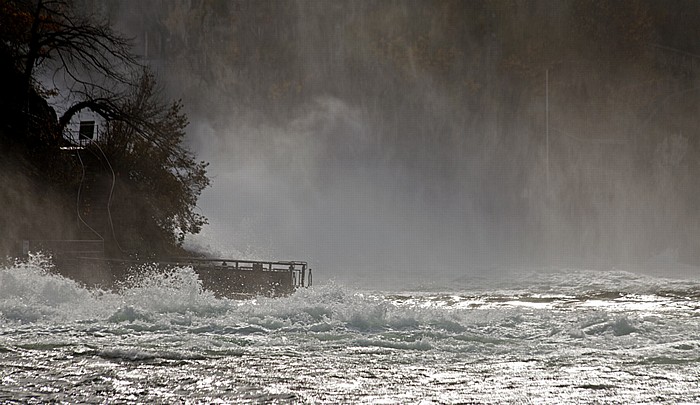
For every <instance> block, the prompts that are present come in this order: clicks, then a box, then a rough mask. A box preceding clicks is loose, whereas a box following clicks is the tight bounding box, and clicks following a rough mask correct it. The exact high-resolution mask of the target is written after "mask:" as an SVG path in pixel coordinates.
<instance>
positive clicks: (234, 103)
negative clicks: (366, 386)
mask: <svg viewBox="0 0 700 405" xmlns="http://www.w3.org/2000/svg"><path fill="white" fill-rule="evenodd" d="M87 3H90V4H93V3H94V4H93V7H95V9H96V10H97V11H99V12H101V13H104V14H105V15H107V16H108V17H109V18H110V19H111V20H112V21H114V23H115V24H116V25H117V26H119V27H120V28H121V29H122V30H124V31H125V32H127V33H129V34H130V35H132V36H133V37H134V38H135V46H136V49H137V50H140V51H139V52H140V53H141V54H142V56H143V60H144V61H145V62H146V63H148V64H149V65H151V66H152V67H153V68H154V69H155V70H156V72H157V73H158V74H159V76H160V77H161V80H162V81H163V82H164V83H165V87H166V92H167V93H168V94H169V95H170V96H173V97H176V98H180V97H181V98H182V99H183V100H184V102H185V105H186V106H187V108H188V114H189V117H190V121H191V125H190V127H189V129H188V136H189V139H188V142H189V146H190V148H191V149H192V150H193V151H194V152H195V153H196V154H197V156H198V158H199V159H202V160H205V161H208V162H210V163H211V165H210V167H209V175H210V177H211V178H212V186H211V187H210V188H209V189H207V190H206V191H205V192H204V194H203V195H202V197H201V199H200V202H199V207H200V208H201V211H202V213H203V214H204V215H205V216H206V217H208V218H209V225H208V226H206V227H205V228H204V230H203V231H202V233H201V234H199V235H194V236H192V237H190V238H189V239H188V241H187V244H188V246H189V247H190V248H193V249H197V250H201V251H205V252H208V253H209V254H212V255H217V256H226V257H227V256H237V257H241V256H242V257H245V258H266V259H295V260H308V261H309V262H310V264H311V267H313V268H314V269H318V270H317V271H318V272H317V273H316V274H319V275H322V276H321V279H331V278H336V279H341V280H345V281H354V282H362V283H365V284H370V285H371V284H379V283H383V284H388V285H391V284H392V283H394V284H395V283H410V282H416V283H420V282H425V281H427V280H432V279H446V280H449V279H453V278H456V277H460V276H465V275H483V274H505V272H510V271H511V270H512V269H514V268H522V267H532V266H558V267H579V268H581V267H583V268H606V269H609V268H612V267H615V266H631V267H630V269H631V270H634V269H640V268H642V267H643V266H642V265H643V264H645V263H650V262H653V261H654V260H655V258H658V257H660V256H664V255H666V256H668V255H670V256H672V258H673V260H678V261H682V262H685V263H690V264H695V263H697V262H698V259H699V257H698V255H697V253H696V251H698V247H699V246H698V243H697V241H696V240H695V239H696V238H695V237H694V236H695V235H697V232H698V230H700V216H699V215H698V212H697V208H696V207H697V204H696V202H698V197H699V195H698V193H697V191H696V190H695V184H694V179H695V173H696V172H697V170H698V168H699V167H700V166H698V156H700V155H699V154H698V152H700V150H698V142H697V136H696V132H697V117H698V114H697V113H698V112H699V109H700V105H699V104H698V97H699V96H700V91H696V90H698V89H700V83H698V60H699V59H700V57H699V56H698V54H699V53H700V50H698V49H694V47H695V48H696V47H697V45H696V44H695V43H694V42H693V38H697V27H695V25H694V23H693V21H694V19H695V18H696V17H697V16H696V14H698V10H697V7H693V4H694V3H692V2H674V3H673V4H669V5H664V4H657V3H655V2H643V1H639V2H620V3H615V4H613V5H611V4H607V6H606V3H596V2H584V1H564V2H556V3H552V2H544V1H542V2H538V1H535V2H505V1H503V2H449V1H391V2H374V1H357V2H340V1H330V2H328V1H296V2H265V1H263V2H258V1H256V2H247V1H241V2H228V1H222V2H217V1H205V2H195V1H192V2H185V1H182V2H138V3H136V2H131V3H126V4H124V3H109V2H106V3H102V2H87Z"/></svg>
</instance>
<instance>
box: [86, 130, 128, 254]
mask: <svg viewBox="0 0 700 405" xmlns="http://www.w3.org/2000/svg"><path fill="white" fill-rule="evenodd" d="M92 144H93V145H95V147H97V149H99V151H100V153H101V154H102V156H104V158H105V162H107V166H109V170H110V171H111V172H112V187H111V188H110V189H109V199H108V200H107V219H108V221H109V227H110V229H111V230H112V238H113V239H114V243H115V244H116V245H117V249H119V251H120V252H121V253H126V252H124V250H122V247H121V246H119V241H118V240H117V235H116V234H115V232H114V222H112V210H111V206H112V198H113V197H114V186H115V185H116V184H117V176H116V175H115V174H114V168H112V164H111V163H109V159H107V155H106V154H105V152H104V151H103V150H102V148H100V145H98V144H97V142H93V143H92Z"/></svg>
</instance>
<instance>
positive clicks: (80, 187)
mask: <svg viewBox="0 0 700 405" xmlns="http://www.w3.org/2000/svg"><path fill="white" fill-rule="evenodd" d="M75 152H76V154H77V155H78V160H79V161H80V167H81V169H82V176H81V177H80V185H78V199H77V201H76V203H75V206H76V209H77V211H78V220H80V222H82V223H83V224H84V225H85V226H87V227H88V229H90V230H91V231H92V232H93V233H94V234H95V235H97V237H98V238H100V240H102V242H104V241H105V238H103V237H102V235H100V234H99V233H98V232H97V231H96V230H94V229H93V228H92V227H91V226H90V225H88V223H87V222H85V220H84V219H83V217H82V215H80V194H81V191H82V189H83V181H85V165H84V164H83V158H81V157H80V150H77V149H76V151H75Z"/></svg>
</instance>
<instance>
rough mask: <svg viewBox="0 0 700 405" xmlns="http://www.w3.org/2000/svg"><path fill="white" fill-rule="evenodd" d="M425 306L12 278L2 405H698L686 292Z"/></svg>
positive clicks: (30, 267)
mask: <svg viewBox="0 0 700 405" xmlns="http://www.w3.org/2000/svg"><path fill="white" fill-rule="evenodd" d="M422 290H423V291H408V292H382V291H364V290H363V291H358V290H353V289H350V288H347V287H344V286H342V285H337V284H333V283H329V284H326V285H322V286H318V287H314V288H310V289H304V290H301V291H298V292H297V293H295V294H294V295H292V296H289V297H285V298H257V299H251V300H245V301H235V300H227V299H218V298H215V297H214V296H213V295H212V294H210V293H208V292H207V291H202V288H201V284H200V283H199V281H198V279H197V277H196V274H194V272H193V271H192V270H191V269H187V268H183V269H180V270H179V271H177V272H176V273H174V274H171V275H169V276H164V275H155V274H152V275H150V276H144V277H143V278H142V279H141V280H134V281H133V283H131V284H130V285H129V286H125V287H124V288H122V289H121V290H120V291H119V292H108V291H98V290H90V289H85V288H83V287H81V286H80V285H78V284H76V283H75V282H73V281H70V280H67V279H65V278H62V277H60V276H57V275H55V274H52V273H51V272H50V271H47V266H46V264H44V263H41V262H40V261H37V260H34V261H30V262H29V263H24V264H17V265H14V266H10V267H6V268H3V269H0V402H10V403H12V402H19V403H34V402H36V403H39V402H41V403H44V402H59V403H60V402H65V403H104V402H111V403H119V402H128V403H134V402H144V403H146V402H147V403H153V402H156V403H173V402H175V403H178V402H188V403H216V402H223V403H246V402H250V403H259V402H268V403H269V402H272V403H275V402H281V403H288V402H289V403H299V402H301V403H416V402H421V403H504V402H509V403H513V402H516V403H517V402H525V403H529V402H535V403H542V402H545V403H580V402H592V403H630V402H637V403H640V402H654V403H658V402H673V403H677V402H698V401H700V335H699V334H698V331H700V280H696V281H682V280H670V279H660V278H653V277H648V276H639V275H635V274H632V273H627V272H598V271H573V270H566V271H564V270H561V271H547V272H545V271H542V272H530V273H525V272H524V273H521V274H520V277H519V278H518V279H517V280H515V279H513V278H512V277H511V278H510V279H509V280H505V279H504V278H500V279H499V278H493V279H488V278H469V277H465V278H463V279H460V280H459V281H456V282H455V283H452V285H450V286H446V287H444V288H437V287H435V286H433V287H431V288H430V289H428V288H423V289H422ZM427 290H430V291H427Z"/></svg>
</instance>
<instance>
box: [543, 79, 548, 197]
mask: <svg viewBox="0 0 700 405" xmlns="http://www.w3.org/2000/svg"><path fill="white" fill-rule="evenodd" d="M544 99H545V101H544V105H545V107H544V111H545V112H544V116H545V118H544V120H545V172H546V176H547V188H546V189H545V190H546V196H547V198H549V69H547V70H545V73H544Z"/></svg>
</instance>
